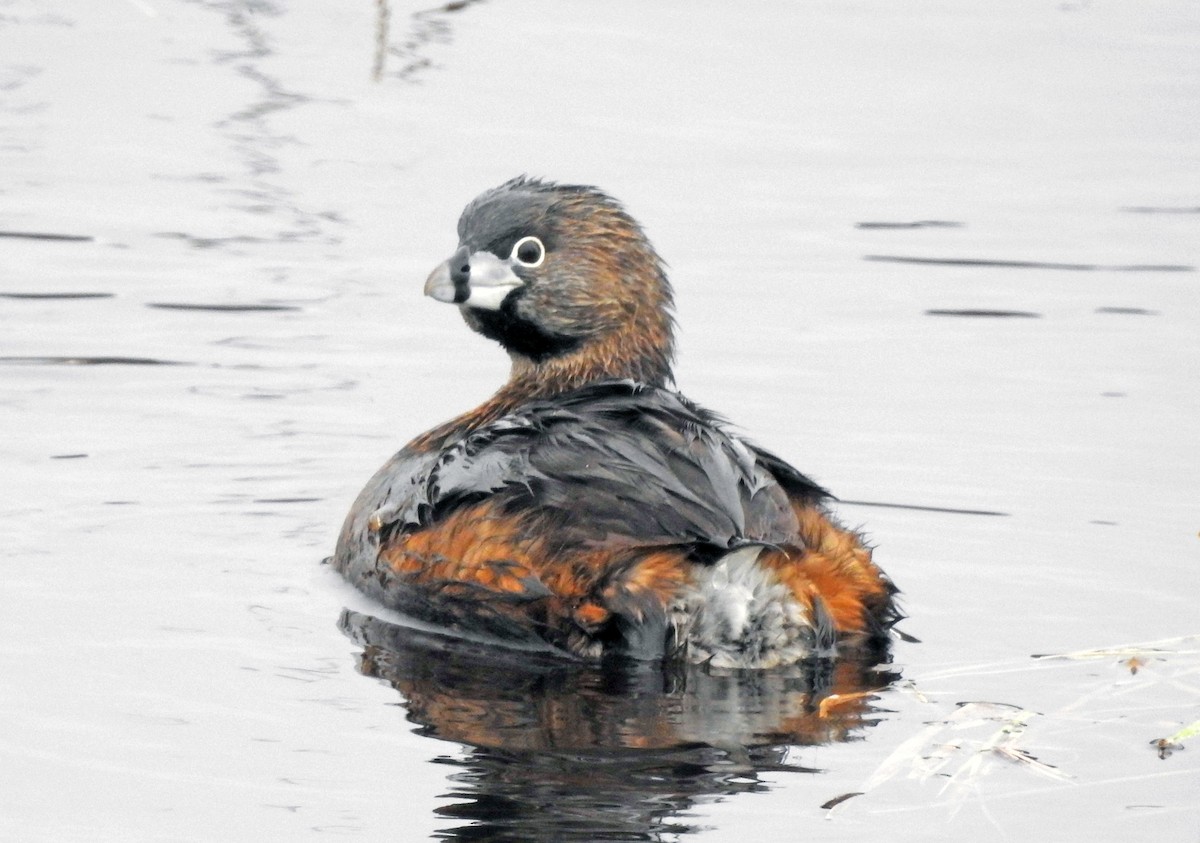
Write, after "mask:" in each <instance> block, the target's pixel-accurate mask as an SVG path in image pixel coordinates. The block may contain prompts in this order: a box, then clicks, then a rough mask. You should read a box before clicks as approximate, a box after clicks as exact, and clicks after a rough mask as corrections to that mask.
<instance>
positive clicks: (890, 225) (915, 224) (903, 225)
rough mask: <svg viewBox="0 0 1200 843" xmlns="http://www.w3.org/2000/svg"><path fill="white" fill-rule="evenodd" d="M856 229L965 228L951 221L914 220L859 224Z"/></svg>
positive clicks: (959, 223)
mask: <svg viewBox="0 0 1200 843" xmlns="http://www.w3.org/2000/svg"><path fill="white" fill-rule="evenodd" d="M854 227H855V228H867V229H884V230H887V229H911V228H963V227H964V224H963V223H961V222H951V221H949V220H913V221H912V222H859V223H855V224H854Z"/></svg>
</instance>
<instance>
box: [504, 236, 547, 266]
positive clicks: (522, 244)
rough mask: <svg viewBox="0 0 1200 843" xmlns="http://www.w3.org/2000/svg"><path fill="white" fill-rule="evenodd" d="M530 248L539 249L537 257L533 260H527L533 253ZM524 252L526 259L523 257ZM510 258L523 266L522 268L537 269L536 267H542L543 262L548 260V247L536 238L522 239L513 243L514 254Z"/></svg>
mask: <svg viewBox="0 0 1200 843" xmlns="http://www.w3.org/2000/svg"><path fill="white" fill-rule="evenodd" d="M530 246H533V247H534V248H536V249H537V257H536V258H534V259H533V260H526V258H528V257H529V256H530V253H531V252H532V251H533V249H531V248H530ZM522 251H524V252H525V257H521V252H522ZM509 257H510V259H511V260H514V261H516V262H517V263H519V264H521V266H525V267H528V268H530V269H535V268H536V267H539V266H541V265H542V261H544V260H545V259H546V247H545V246H543V245H542V241H541V240H539V239H537V238H536V237H533V236H530V237H522V238H521V239H520V240H518V241H517V242H516V243H513V247H512V254H511V255H510V256H509Z"/></svg>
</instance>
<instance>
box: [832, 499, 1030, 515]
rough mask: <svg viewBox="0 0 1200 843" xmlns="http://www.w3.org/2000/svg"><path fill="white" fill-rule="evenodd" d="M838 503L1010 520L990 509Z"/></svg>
mask: <svg viewBox="0 0 1200 843" xmlns="http://www.w3.org/2000/svg"><path fill="white" fill-rule="evenodd" d="M838 503H845V504H851V505H852V506H879V507H885V508H888V509H915V510H918V511H919V512H949V513H952V514H954V515H995V516H999V517H1001V518H1008V517H1009V514H1008V513H1007V512H995V511H993V510H990V509H954V508H952V507H947V506H920V505H918V504H914V503H884V502H882V501H847V500H841V499H840V498H839V499H838Z"/></svg>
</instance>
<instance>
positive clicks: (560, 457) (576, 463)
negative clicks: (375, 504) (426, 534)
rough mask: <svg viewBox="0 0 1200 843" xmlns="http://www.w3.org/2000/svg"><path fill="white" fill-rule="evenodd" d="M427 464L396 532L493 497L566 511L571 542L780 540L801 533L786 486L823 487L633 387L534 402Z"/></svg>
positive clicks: (599, 388)
mask: <svg viewBox="0 0 1200 843" xmlns="http://www.w3.org/2000/svg"><path fill="white" fill-rule="evenodd" d="M422 468H423V469H425V470H426V473H425V475H424V477H422V480H421V481H420V482H418V483H416V484H414V485H412V486H409V487H407V494H401V495H400V496H399V497H400V498H401V500H396V502H395V504H394V505H392V506H391V507H389V512H390V513H394V515H393V516H392V518H391V519H390V523H391V526H392V529H399V530H410V529H420V528H422V527H427V526H430V525H431V524H433V523H436V521H437V520H438V518H440V517H441V516H443V515H444V514H446V513H448V512H450V511H452V510H453V509H455V508H457V507H459V506H463V505H466V504H469V503H472V502H475V501H478V500H482V499H484V498H491V499H492V500H494V501H496V502H497V503H498V504H499V505H500V506H501V507H502V508H503V509H504V510H506V511H509V512H511V513H513V514H522V513H528V512H531V511H542V512H545V513H547V514H549V513H552V512H556V511H557V512H561V513H563V514H564V517H561V518H555V519H554V520H555V523H556V524H557V525H558V528H559V529H560V530H561V531H562V533H563V535H562V536H560V537H556V538H557V539H558V540H557V541H556V544H558V545H560V546H563V547H565V546H570V545H578V546H588V545H595V544H597V543H602V544H626V543H628V544H636V545H643V546H654V545H677V544H682V543H701V544H708V545H715V546H718V547H733V546H736V545H738V544H740V543H743V542H746V541H762V542H767V543H783V542H786V541H788V540H789V539H791V538H793V537H794V533H795V528H796V522H795V516H794V514H793V513H792V510H791V507H790V506H789V504H788V500H787V494H786V491H785V490H790V489H791V488H792V487H793V486H795V487H798V488H802V489H804V490H805V491H806V492H807V491H809V490H818V491H819V488H818V487H816V486H815V485H814V484H812V483H811V481H807V478H804V477H803V475H800V474H799V473H798V472H796V471H795V469H791V468H790V467H789V466H787V465H786V463H783V462H782V461H781V460H779V459H778V458H777V457H774V456H773V455H770V454H768V453H766V452H762V451H757V450H755V449H751V448H750V447H749V446H746V445H744V444H743V443H741V442H740V441H738V440H737V439H734V438H732V437H731V436H729V435H728V434H726V433H725V432H724V431H722V430H721V428H720V427H719V426H717V424H716V421H715V417H713V416H711V415H710V414H708V413H706V412H704V411H703V410H700V409H699V408H697V407H695V406H693V405H691V404H689V403H687V402H686V401H685V400H684V399H682V398H681V397H680V396H678V395H676V394H675V393H672V392H668V391H666V390H660V389H651V388H647V387H643V386H639V385H636V384H632V383H630V382H607V383H603V384H597V385H593V386H590V387H587V388H584V389H581V390H578V391H577V392H574V393H570V394H569V395H566V396H559V397H558V398H555V399H553V400H552V401H544V402H538V403H533V404H529V405H526V406H525V407H523V408H521V409H520V410H518V411H517V412H515V413H513V414H512V415H509V416H506V417H505V418H503V419H501V420H499V421H496V422H493V423H491V424H489V425H486V426H485V427H483V428H481V429H479V430H476V431H474V432H472V433H470V434H468V435H467V436H466V437H465V438H464V439H462V440H460V441H459V442H457V443H456V444H453V445H451V446H449V447H448V448H447V449H446V450H444V451H443V452H442V453H441V455H440V456H438V457H437V458H436V460H433V461H431V462H428V463H426V464H425V465H424V466H422ZM783 469H786V473H785V476H784V477H783V478H780V479H779V480H778V481H777V479H776V477H777V476H778V473H779V472H780V471H781V470H783ZM773 475H775V476H773ZM797 478H799V479H797ZM780 481H782V485H781V482H780ZM566 514H569V516H570V517H565V516H566Z"/></svg>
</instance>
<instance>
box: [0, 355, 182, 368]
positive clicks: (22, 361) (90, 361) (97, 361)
mask: <svg viewBox="0 0 1200 843" xmlns="http://www.w3.org/2000/svg"><path fill="white" fill-rule="evenodd" d="M0 363H13V364H16V365H22V366H188V365H191V364H189V363H184V362H183V361H181V360H156V359H154V358H153V357H0Z"/></svg>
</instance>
